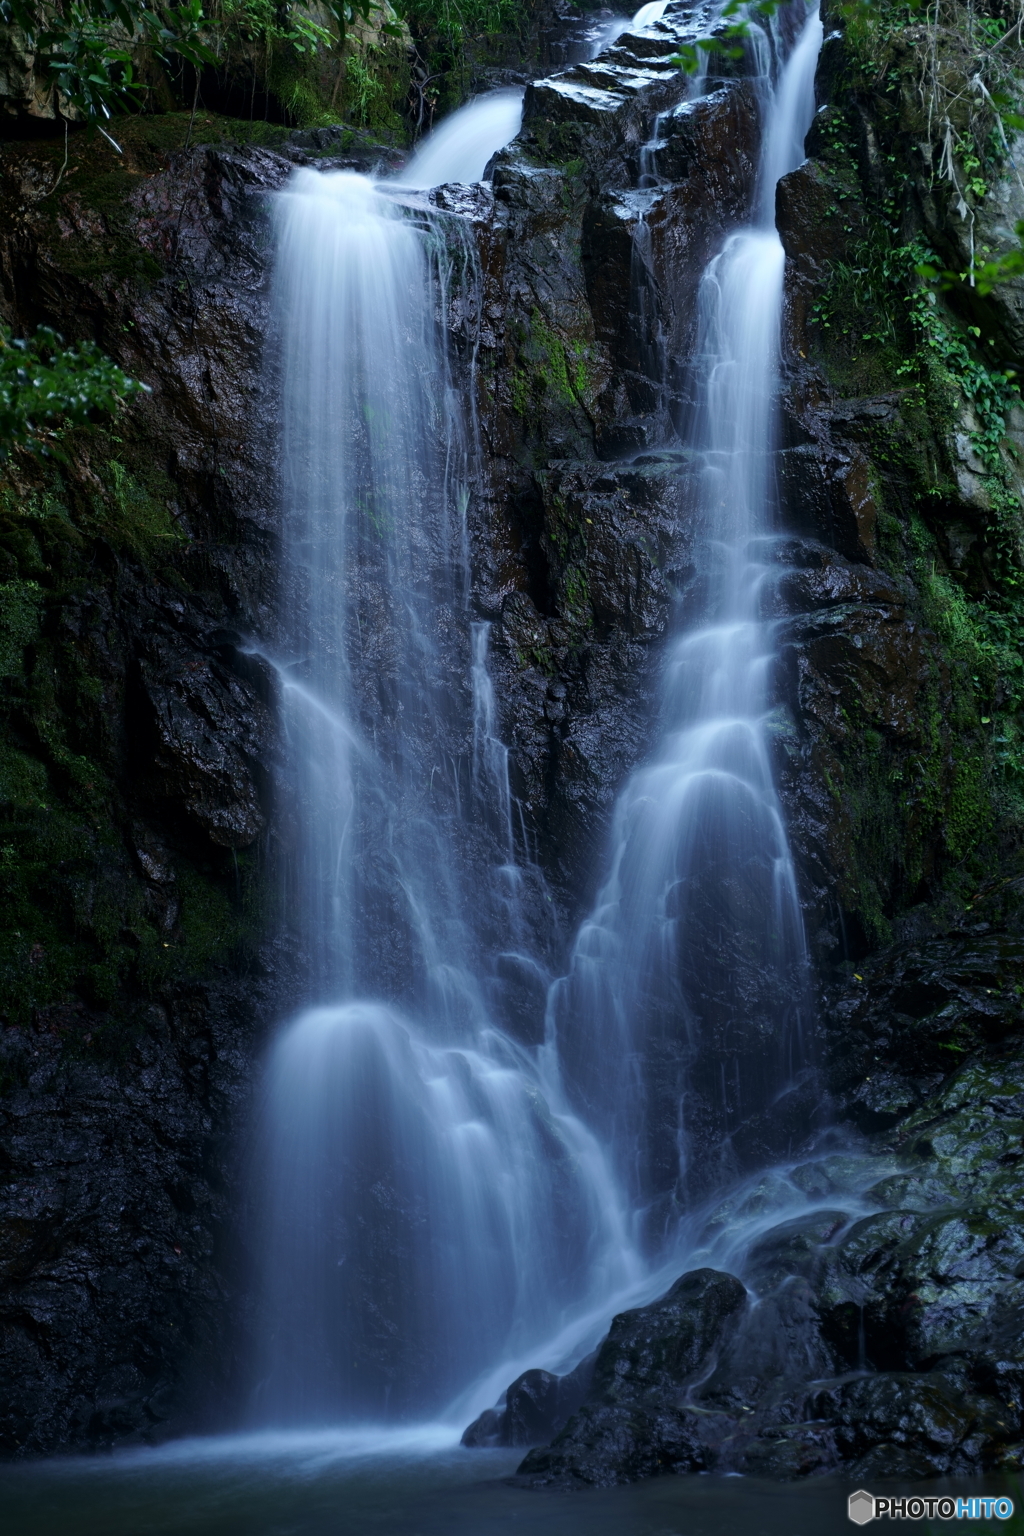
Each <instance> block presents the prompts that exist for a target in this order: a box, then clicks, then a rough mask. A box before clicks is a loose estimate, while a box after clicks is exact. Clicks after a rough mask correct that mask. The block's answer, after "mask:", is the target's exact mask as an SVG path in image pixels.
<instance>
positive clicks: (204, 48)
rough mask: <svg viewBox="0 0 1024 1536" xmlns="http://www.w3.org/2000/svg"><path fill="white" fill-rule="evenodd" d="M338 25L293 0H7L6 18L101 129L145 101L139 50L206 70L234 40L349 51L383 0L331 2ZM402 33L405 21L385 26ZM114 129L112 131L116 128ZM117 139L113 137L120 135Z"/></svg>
mask: <svg viewBox="0 0 1024 1536" xmlns="http://www.w3.org/2000/svg"><path fill="white" fill-rule="evenodd" d="M323 6H324V12H325V14H326V15H327V17H328V18H329V22H330V25H327V26H325V25H323V24H321V23H320V22H317V21H315V20H313V19H312V18H311V17H310V16H308V15H306V14H304V13H303V11H302V10H301V9H300V8H299V6H298V5H297V4H295V3H293V0H213V8H212V11H211V12H210V14H206V13H204V11H203V5H202V0H182V3H181V4H180V5H174V4H162V3H160V0H0V22H3V23H6V24H7V25H8V26H12V27H17V28H18V29H19V30H20V31H21V33H22V34H23V36H24V39H25V44H26V47H27V48H28V50H29V51H30V52H34V53H36V54H38V55H41V56H42V57H43V58H45V59H46V61H47V64H48V67H49V70H50V72H51V74H52V77H53V79H54V83H55V84H56V86H57V89H58V91H59V92H60V95H61V97H62V98H63V101H64V102H65V103H67V104H68V105H69V106H70V107H72V108H74V110H75V111H76V112H77V113H79V114H80V115H81V116H82V117H84V118H85V119H86V120H87V121H89V122H90V123H93V124H96V125H97V126H99V127H100V130H101V132H106V130H105V129H103V127H102V122H101V119H102V120H104V121H105V120H109V119H110V118H111V117H112V116H114V115H115V113H118V112H122V111H125V110H130V109H133V108H138V107H139V106H140V105H141V104H142V99H143V92H144V90H145V89H146V87H145V84H144V82H143V81H142V79H141V78H140V77H139V75H138V73H137V69H138V63H139V54H140V50H148V51H149V52H150V53H151V54H152V55H153V56H154V57H155V58H156V59H158V60H160V61H162V62H163V63H164V64H170V63H171V62H172V61H176V62H177V63H178V64H179V65H180V64H182V63H184V64H187V65H191V67H192V68H193V70H194V71H195V72H196V79H197V81H198V77H199V72H200V71H201V70H202V68H203V67H204V65H211V64H217V63H218V62H220V61H222V60H223V59H224V57H225V56H226V55H227V54H228V53H229V52H230V50H231V47H232V45H233V44H236V43H238V42H242V43H245V44H253V43H256V44H259V45H260V46H261V47H263V48H264V49H265V50H267V51H268V53H269V51H270V50H272V49H273V47H274V46H275V45H279V44H284V45H285V46H286V47H287V48H288V49H290V50H291V52H292V53H293V54H295V55H297V56H299V57H302V56H304V55H307V56H308V55H316V54H322V53H325V52H330V51H332V50H333V49H334V48H335V47H337V48H339V49H343V48H344V45H345V41H346V37H347V35H348V31H349V29H350V27H351V26H352V24H353V22H355V21H356V20H359V19H361V20H363V21H367V20H369V18H370V15H371V13H372V12H374V11H377V10H380V9H381V8H382V7H381V4H380V0H323ZM382 31H383V32H384V34H385V35H389V36H394V35H397V34H398V31H399V29H397V28H395V27H394V26H393V25H392V24H386V25H385V26H384V27H383V28H382ZM107 136H108V137H109V135H107ZM112 142H113V141H112Z"/></svg>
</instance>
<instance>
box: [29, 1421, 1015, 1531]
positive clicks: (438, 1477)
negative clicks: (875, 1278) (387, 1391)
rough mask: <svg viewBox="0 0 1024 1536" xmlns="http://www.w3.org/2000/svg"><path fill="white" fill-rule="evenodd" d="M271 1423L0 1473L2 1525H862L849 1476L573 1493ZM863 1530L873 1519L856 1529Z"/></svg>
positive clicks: (410, 1444)
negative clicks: (851, 1514)
mask: <svg viewBox="0 0 1024 1536" xmlns="http://www.w3.org/2000/svg"><path fill="white" fill-rule="evenodd" d="M385 1438H386V1441H387V1444H386V1445H385V1446H382V1445H381V1441H380V1438H379V1437H374V1436H371V1435H369V1434H351V1433H330V1432H324V1433H320V1434H314V1435H298V1434H296V1435H270V1434H260V1435H251V1436H244V1437H240V1436H239V1437H222V1438H211V1439H206V1440H190V1441H179V1442H177V1443H173V1444H170V1445H167V1446H163V1447H161V1448H160V1449H158V1450H145V1451H138V1452H128V1453H122V1454H119V1455H117V1456H112V1457H107V1458H98V1457H93V1458H81V1459H78V1460H74V1461H71V1460H69V1461H60V1462H54V1461H48V1462H38V1463H31V1464H26V1465H23V1466H15V1467H12V1466H7V1467H5V1468H3V1469H2V1471H0V1533H2V1536H506V1533H511V1536H516V1533H519V1532H526V1531H529V1532H530V1536H828V1533H832V1532H841V1531H854V1530H856V1529H858V1527H856V1526H854V1525H852V1524H851V1523H850V1522H849V1520H848V1519H847V1514H846V1501H847V1496H848V1495H849V1493H850V1492H851V1491H852V1490H853V1488H854V1487H855V1486H856V1485H855V1484H854V1483H851V1482H850V1481H849V1479H843V1478H832V1477H829V1478H819V1479H812V1480H810V1481H806V1482H803V1483H796V1484H794V1483H777V1482H764V1481H761V1480H760V1479H754V1478H745V1477H715V1476H713V1475H712V1476H697V1477H663V1478H654V1479H651V1480H648V1481H646V1482H643V1483H636V1484H633V1485H631V1486H629V1487H621V1488H610V1489H591V1490H586V1491H581V1492H574V1493H566V1492H562V1491H554V1490H539V1491H538V1490H532V1489H524V1488H518V1487H510V1486H509V1485H508V1482H507V1481H506V1480H507V1479H508V1478H509V1476H510V1475H511V1474H512V1473H513V1472H514V1470H515V1467H516V1466H517V1464H518V1462H519V1461H520V1459H521V1456H522V1452H521V1451H518V1450H511V1451H510V1450H501V1451H467V1450H463V1449H462V1448H461V1447H460V1446H457V1445H453V1444H452V1443H451V1435H450V1432H445V1431H435V1430H428V1431H411V1432H408V1433H406V1434H403V1433H402V1432H397V1433H396V1432H395V1431H390V1432H388V1434H387V1435H386V1437H385ZM871 1491H872V1492H873V1493H886V1492H896V1493H901V1494H904V1495H905V1494H910V1493H915V1494H920V1493H940V1492H941V1493H947V1492H948V1493H952V1494H954V1495H961V1496H963V1497H966V1496H968V1495H971V1494H986V1493H987V1494H1008V1495H1009V1496H1010V1497H1011V1498H1013V1500H1014V1503H1015V1506H1016V1509H1017V1510H1020V1509H1021V1487H1020V1479H1019V1478H1017V1477H1013V1478H1007V1477H991V1478H986V1479H968V1478H959V1479H956V1478H947V1479H943V1480H941V1481H935V1482H929V1483H915V1484H913V1485H911V1484H906V1483H904V1484H901V1485H900V1486H899V1487H896V1486H895V1485H888V1484H887V1485H883V1484H881V1483H877V1484H873V1485H872V1487H871ZM1018 1520H1019V1516H1018V1515H1015V1516H1014V1518H1013V1520H1012V1521H1008V1522H1003V1521H998V1520H991V1521H984V1520H983V1521H978V1522H974V1521H966V1520H957V1521H939V1520H935V1521H931V1522H929V1521H928V1520H927V1519H926V1520H923V1521H920V1520H918V1521H897V1520H883V1521H878V1522H872V1524H871V1526H870V1529H871V1530H873V1531H876V1530H877V1531H882V1530H904V1529H906V1530H910V1529H913V1530H916V1531H918V1532H920V1533H922V1536H923V1533H925V1532H928V1533H929V1536H932V1533H935V1532H938V1531H940V1530H941V1531H944V1532H945V1531H957V1532H967V1531H973V1532H981V1531H997V1530H1003V1531H1006V1532H1008V1533H1012V1532H1014V1531H1019V1530H1020V1525H1019V1524H1018V1523H1017V1522H1018ZM861 1528H862V1529H863V1528H864V1527H861Z"/></svg>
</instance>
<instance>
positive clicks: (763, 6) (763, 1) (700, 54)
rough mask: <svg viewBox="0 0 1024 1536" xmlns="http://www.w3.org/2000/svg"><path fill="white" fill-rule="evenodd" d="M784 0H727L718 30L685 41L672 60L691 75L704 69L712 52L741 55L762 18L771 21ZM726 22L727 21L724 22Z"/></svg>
mask: <svg viewBox="0 0 1024 1536" xmlns="http://www.w3.org/2000/svg"><path fill="white" fill-rule="evenodd" d="M782 3H783V0H754V3H753V4H751V3H750V0H726V4H725V5H724V6H723V7H722V9H721V11H719V13H718V18H717V21H718V24H719V25H718V30H716V31H715V32H714V33H712V34H711V35H710V36H709V37H699V38H698V39H697V41H696V42H695V43H684V44H683V45H682V47H681V48H680V50H679V52H678V53H677V54H674V55H673V59H672V61H671V62H673V63H676V64H678V65H679V68H680V69H681V70H682V71H683V72H684V74H687V75H697V74H699V73H700V72H701V69H702V68H703V66H704V63H705V61H706V59H707V58H708V55H709V54H718V55H720V56H721V57H724V58H727V59H741V58H742V57H743V45H744V43H745V42H746V41H747V39H748V38H749V37H750V34H751V31H752V30H753V28H754V27H755V26H756V25H757V24H758V23H759V22H760V21H767V20H769V19H770V18H771V17H772V16H774V15H775V12H776V11H777V10H778V9H779V7H780V5H781V4H782ZM722 22H724V23H725V25H724V26H721V25H720V24H721V23H722Z"/></svg>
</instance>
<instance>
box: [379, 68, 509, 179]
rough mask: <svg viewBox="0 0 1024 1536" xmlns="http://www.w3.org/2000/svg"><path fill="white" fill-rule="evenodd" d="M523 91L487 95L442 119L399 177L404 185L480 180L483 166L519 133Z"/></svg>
mask: <svg viewBox="0 0 1024 1536" xmlns="http://www.w3.org/2000/svg"><path fill="white" fill-rule="evenodd" d="M522 120H523V93H522V91H521V90H508V91H488V92H487V94H486V95H484V96H478V97H477V99H476V100H475V101H471V102H469V103H467V105H466V106H464V107H460V108H459V110H458V111H457V112H453V113H452V115H451V117H449V118H446V119H445V121H444V122H443V123H441V124H440V126H439V127H437V128H435V129H434V131H433V133H431V134H428V136H427V137H426V138H425V139H424V141H423V143H422V144H421V145H420V146H419V148H418V149H417V150H416V153H415V154H414V155H411V156H410V158H409V160H408V162H407V163H406V164H405V165H404V166H403V167H402V170H401V171H400V172H399V173H398V176H397V178H396V179H397V180H398V181H400V182H401V184H402V186H403V187H419V188H425V187H438V186H440V185H441V184H442V183H443V182H446V181H479V180H480V178H481V177H482V176H483V174H484V171H485V170H486V169H487V162H488V160H490V158H491V156H492V155H493V154H495V153H496V151H497V150H499V149H504V147H505V145H506V144H508V143H509V142H510V141H511V140H512V139H514V138H515V136H516V134H517V133H518V132H519V127H520V124H521V123H522Z"/></svg>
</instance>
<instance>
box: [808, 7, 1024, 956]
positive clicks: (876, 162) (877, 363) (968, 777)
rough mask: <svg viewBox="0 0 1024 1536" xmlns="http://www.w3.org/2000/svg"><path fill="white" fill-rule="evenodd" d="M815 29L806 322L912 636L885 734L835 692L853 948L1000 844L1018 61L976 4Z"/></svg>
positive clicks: (1006, 702)
mask: <svg viewBox="0 0 1024 1536" xmlns="http://www.w3.org/2000/svg"><path fill="white" fill-rule="evenodd" d="M986 10H987V11H988V14H986ZM834 19H835V20H838V21H840V23H841V26H842V35H841V36H840V34H837V33H833V34H832V36H831V37H830V38H829V40H828V41H827V42H826V45H825V52H824V54H823V60H822V74H823V77H824V82H825V89H824V93H823V94H824V95H825V97H826V100H827V102H828V106H827V107H826V108H824V109H823V110H822V111H821V112H820V113H819V115H818V118H817V120H816V123H815V125H814V128H813V129H812V133H811V137H810V140H809V145H808V147H809V151H810V153H811V155H812V157H813V175H814V177H815V193H814V195H815V196H816V197H818V198H819V199H820V215H821V217H822V218H823V219H824V220H825V221H826V224H827V226H828V234H827V235H826V236H825V237H824V239H823V241H822V248H823V250H822V255H823V256H824V259H822V255H819V256H818V257H817V259H816V266H815V274H816V275H815V278H814V281H813V289H812V292H811V294H810V296H809V313H808V320H809V329H808V336H809V339H810V342H811V346H812V349H813V361H814V362H815V363H816V364H817V366H818V367H820V369H821V370H822V372H823V374H824V376H825V378H826V379H827V381H828V384H829V386H830V388H831V389H832V390H833V391H834V392H835V395H836V396H837V397H838V398H839V399H841V400H845V401H847V402H851V406H850V407H848V408H845V409H846V415H847V418H848V419H850V420H851V421H852V422H854V423H855V429H854V436H855V439H856V442H857V445H858V446H857V451H858V452H861V453H863V454H865V455H866V457H867V464H868V476H869V480H870V485H871V495H872V497H873V501H874V505H875V509H876V515H877V520H876V523H875V529H874V535H873V537H874V541H875V542H874V554H873V557H872V558H873V559H875V560H876V561H877V562H878V563H879V564H881V566H882V567H883V568H884V569H886V570H887V571H888V572H889V573H891V575H892V576H893V577H895V578H896V579H897V581H899V582H900V583H901V584H902V585H903V587H904V590H905V591H906V593H907V596H908V599H909V601H910V604H911V607H910V610H909V611H910V612H911V613H912V614H916V615H917V622H918V623H919V624H921V625H922V626H923V632H924V634H925V635H926V636H929V635H930V639H928V640H927V641H926V644H925V646H924V649H923V650H922V652H921V657H922V659H921V661H920V666H921V667H922V669H923V670H922V672H921V675H920V677H919V679H918V681H917V682H916V683H915V687H916V689H917V692H916V699H917V704H916V711H917V714H918V717H919V718H918V719H917V720H916V721H915V722H914V728H913V729H912V730H911V732H910V734H909V735H908V734H907V733H906V729H905V727H899V728H897V729H895V730H894V729H893V722H889V723H886V722H883V721H882V720H881V719H876V718H875V717H874V715H873V710H872V706H871V704H870V701H869V700H868V699H867V696H866V695H865V696H863V697H861V698H858V697H855V696H852V697H848V698H847V699H846V700H845V701H844V703H845V709H846V712H847V714H848V717H849V720H850V723H851V725H852V726H853V735H852V738H851V744H850V745H849V746H848V747H847V748H846V749H844V753H843V758H844V760H843V766H842V770H841V772H839V773H838V774H836V775H833V779H832V783H833V793H834V795H835V798H836V800H837V803H838V805H839V806H840V807H841V814H842V815H843V816H844V817H845V818H846V822H847V825H848V828H849V848H850V864H851V870H852V880H851V883H850V887H849V889H848V890H847V891H846V893H845V894H846V899H847V900H848V901H849V903H850V906H851V909H852V910H854V911H856V912H857V913H858V915H859V917H860V920H861V922H862V923H863V925H864V927H865V929H866V931H867V932H868V933H869V934H871V935H872V936H873V937H874V940H875V941H876V942H877V941H879V940H884V939H885V938H886V937H887V935H888V934H889V932H890V931H891V930H890V923H891V921H892V920H893V919H894V918H896V917H897V916H898V915H899V913H900V912H901V911H902V910H904V909H906V908H907V907H908V906H912V905H914V904H915V903H917V902H920V901H922V900H941V899H950V900H952V901H953V904H954V906H956V905H957V904H962V903H963V902H964V901H965V900H966V899H968V898H969V896H970V893H971V891H972V890H973V889H975V888H976V886H977V883H978V881H979V880H980V879H981V878H983V876H984V875H985V874H986V873H990V872H991V870H992V868H993V867H994V866H995V865H997V864H999V863H1000V862H1001V861H1005V862H1008V863H1011V864H1012V862H1013V861H1014V859H1016V858H1017V857H1018V856H1019V853H1020V849H1021V847H1022V845H1024V713H1022V711H1024V689H1022V684H1024V669H1022V663H1021V652H1022V649H1024V507H1022V484H1024V409H1022V406H1021V396H1020V388H1019V380H1018V370H1020V368H1021V358H1022V355H1024V286H1022V284H1021V280H1020V277H1019V275H1018V272H1019V261H1020V246H1019V238H1018V231H1017V224H1018V223H1019V222H1020V220H1021V219H1022V218H1024V183H1022V182H1021V180H1020V174H1019V171H1018V170H1017V166H1018V164H1019V163H1020V156H1019V151H1018V146H1017V141H1018V139H1019V135H1020V130H1021V128H1022V126H1024V117H1022V116H1021V115H1020V114H1021V110H1022V99H1024V52H1022V48H1021V38H1020V36H1019V29H1018V27H1017V19H1016V18H1015V17H1014V16H1011V15H1009V13H1005V14H1004V12H1003V11H1002V10H1001V9H1000V7H999V5H998V4H993V5H991V6H989V7H973V6H964V5H961V4H959V3H958V0H941V3H939V4H936V5H933V6H929V7H924V8H917V7H912V6H908V5H906V4H902V3H901V4H889V3H885V4H877V5H871V6H865V5H856V6H840V7H838V9H837V11H836V13H835V15H834ZM857 402H867V403H866V404H864V405H863V406H860V405H858V404H857ZM871 402H875V403H874V404H872V403H871ZM943 891H945V892H947V897H946V898H942V894H941V893H942V892H943Z"/></svg>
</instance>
